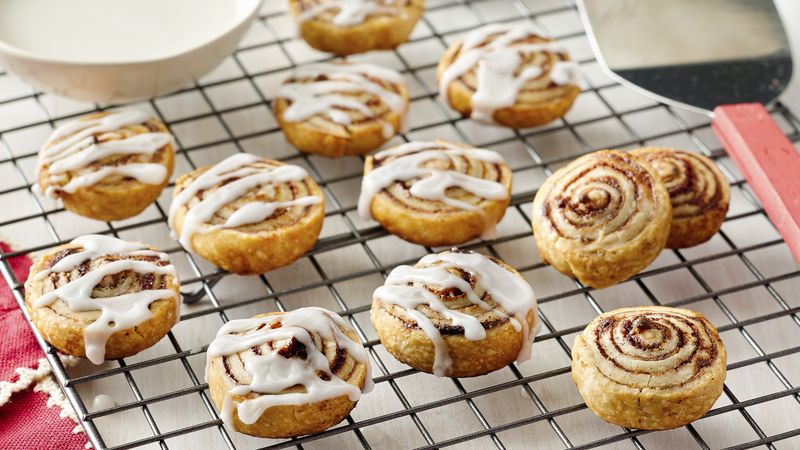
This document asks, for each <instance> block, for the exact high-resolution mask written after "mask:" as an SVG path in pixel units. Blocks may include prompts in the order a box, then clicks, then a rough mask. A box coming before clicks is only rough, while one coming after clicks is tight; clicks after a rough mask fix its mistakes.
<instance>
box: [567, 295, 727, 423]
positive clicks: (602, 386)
mask: <svg viewBox="0 0 800 450" xmlns="http://www.w3.org/2000/svg"><path fill="white" fill-rule="evenodd" d="M725 360H726V353H725V346H724V345H723V343H722V340H721V339H720V337H719V335H718V334H717V330H716V329H714V327H713V326H712V325H711V324H710V323H708V321H707V320H706V319H705V317H703V316H702V315H701V314H699V313H696V312H694V311H689V310H686V309H678V308H667V307H663V306H644V307H639V308H622V309H618V310H615V311H611V312H608V313H605V314H602V315H600V316H599V317H597V318H596V319H594V320H593V321H592V323H590V324H589V326H588V327H586V329H585V330H584V331H583V333H582V334H580V335H578V336H577V337H576V338H575V343H574V345H573V346H572V379H573V380H574V381H575V384H577V385H578V389H579V390H580V392H581V396H583V399H584V400H585V401H586V404H587V405H588V406H589V408H590V409H591V410H592V411H593V412H594V413H595V414H597V415H598V416H600V417H601V418H602V419H603V420H605V421H607V422H610V423H613V424H616V425H621V426H623V427H628V428H640V429H644V430H665V429H669V428H675V427H680V426H683V425H686V424H688V423H690V422H692V421H694V420H697V419H699V418H700V417H702V416H703V414H705V413H706V412H707V411H708V410H709V409H710V408H711V406H713V405H714V402H715V401H716V400H717V398H718V397H719V396H720V394H721V393H722V387H723V383H724V381H725V370H726V369H725V362H726V361H725Z"/></svg>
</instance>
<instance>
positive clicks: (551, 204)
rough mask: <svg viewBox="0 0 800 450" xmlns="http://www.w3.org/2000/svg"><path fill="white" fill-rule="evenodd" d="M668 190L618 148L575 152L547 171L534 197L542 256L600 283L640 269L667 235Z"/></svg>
mask: <svg viewBox="0 0 800 450" xmlns="http://www.w3.org/2000/svg"><path fill="white" fill-rule="evenodd" d="M671 218H672V207H671V206H670V203H669V194H668V193H667V189H666V187H664V183H663V182H662V181H661V179H660V177H659V176H658V174H657V173H656V172H655V169H653V168H652V167H651V166H650V165H649V164H647V163H646V162H644V161H642V160H639V159H638V158H636V157H634V156H631V155H629V154H627V153H624V152H621V151H617V150H602V151H599V152H595V153H590V154H588V155H585V156H582V157H580V158H578V159H576V160H575V161H573V162H572V163H570V164H568V165H567V166H565V167H563V168H561V169H559V170H558V171H556V172H555V173H554V174H553V175H551V176H550V177H549V178H548V179H547V180H546V181H545V182H544V184H543V185H542V187H541V188H539V191H538V192H537V193H536V197H535V198H534V200H533V216H532V225H533V233H534V236H535V238H536V246H537V247H538V248H539V253H540V255H541V257H542V261H543V262H545V263H547V264H551V265H552V266H553V267H554V268H556V269H557V270H558V271H560V272H561V273H563V274H565V275H569V276H572V277H575V278H577V279H578V280H580V281H581V282H582V283H584V284H586V285H588V286H591V287H594V288H603V287H606V286H610V285H612V284H615V283H618V282H620V281H623V280H626V279H628V278H630V277H631V276H633V275H635V274H636V273H637V272H639V271H640V270H642V269H644V268H645V267H647V266H648V265H649V264H650V263H651V262H652V261H653V260H654V259H655V258H656V257H657V256H658V254H659V253H660V252H661V250H662V249H663V248H664V244H665V243H666V241H667V237H668V236H669V228H670V220H671Z"/></svg>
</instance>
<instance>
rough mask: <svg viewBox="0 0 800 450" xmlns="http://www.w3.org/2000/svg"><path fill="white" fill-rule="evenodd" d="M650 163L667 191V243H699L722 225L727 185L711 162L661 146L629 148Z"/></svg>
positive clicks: (688, 244)
mask: <svg viewBox="0 0 800 450" xmlns="http://www.w3.org/2000/svg"><path fill="white" fill-rule="evenodd" d="M631 153H632V154H633V155H636V157H637V158H640V159H643V160H645V161H647V162H648V163H649V164H650V165H652V166H653V167H654V168H655V169H656V172H658V175H659V176H660V177H661V180H662V181H663V182H664V184H665V185H666V187H667V191H669V199H670V202H672V227H671V228H670V232H669V239H667V247H669V248H684V247H692V246H694V245H698V244H701V243H703V242H705V241H707V240H709V239H711V236H713V235H714V234H715V233H716V232H717V231H719V228H720V227H721V226H722V222H723V221H724V220H725V215H726V214H727V213H728V204H729V203H730V198H731V193H730V186H728V182H727V181H726V180H725V177H724V176H723V175H722V173H721V172H720V171H719V169H717V166H716V165H714V162H713V161H711V160H710V159H708V158H706V157H705V156H703V155H699V154H697V153H691V152H686V151H682V150H673V149H670V148H664V147H645V148H640V149H637V150H634V151H632V152H631Z"/></svg>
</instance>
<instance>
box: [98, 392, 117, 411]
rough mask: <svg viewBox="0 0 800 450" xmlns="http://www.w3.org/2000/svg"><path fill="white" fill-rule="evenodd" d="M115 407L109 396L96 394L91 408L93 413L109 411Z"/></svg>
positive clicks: (115, 403)
mask: <svg viewBox="0 0 800 450" xmlns="http://www.w3.org/2000/svg"><path fill="white" fill-rule="evenodd" d="M115 406H117V402H115V401H114V399H113V398H111V396H109V395H106V394H97V395H96V396H95V398H94V400H93V401H92V408H93V409H94V410H95V411H100V410H103V409H110V408H113V407H115Z"/></svg>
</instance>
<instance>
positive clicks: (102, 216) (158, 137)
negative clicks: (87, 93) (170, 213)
mask: <svg viewBox="0 0 800 450" xmlns="http://www.w3.org/2000/svg"><path fill="white" fill-rule="evenodd" d="M174 162H175V149H174V148H173V146H172V136H171V135H170V134H169V133H168V132H167V127H165V126H164V124H163V123H161V121H159V120H157V119H154V118H152V117H150V116H149V115H148V114H145V113H143V112H141V111H118V112H101V113H95V114H90V115H88V116H84V117H81V118H80V119H78V120H77V121H74V122H69V123H67V124H64V125H62V126H60V127H58V128H56V130H55V131H54V132H53V134H52V135H51V136H50V139H48V141H47V143H45V145H44V147H43V148H42V149H41V150H40V151H39V164H38V166H37V173H36V178H37V180H38V186H39V188H40V189H41V190H42V192H44V194H45V195H47V196H48V197H51V198H54V199H61V201H63V202H64V207H65V208H66V209H68V210H69V211H72V212H74V213H75V214H80V215H81V216H85V217H89V218H92V219H97V220H122V219H126V218H128V217H133V216H135V215H137V214H139V213H140V212H142V210H144V209H145V208H146V207H147V206H148V205H149V204H150V203H153V201H155V199H156V198H158V196H159V194H161V190H162V189H164V187H165V186H166V185H167V183H168V182H169V177H170V175H171V174H172V167H173V165H174Z"/></svg>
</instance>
